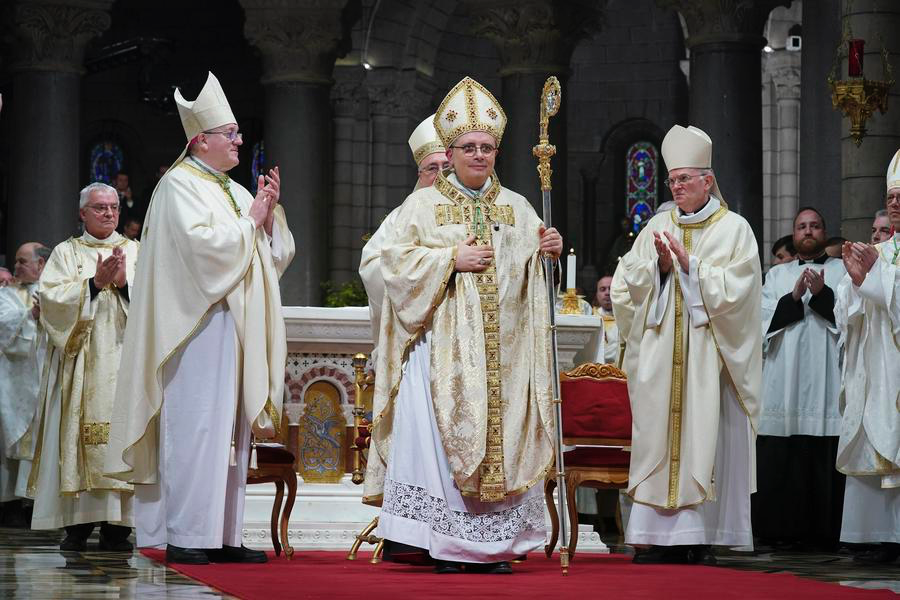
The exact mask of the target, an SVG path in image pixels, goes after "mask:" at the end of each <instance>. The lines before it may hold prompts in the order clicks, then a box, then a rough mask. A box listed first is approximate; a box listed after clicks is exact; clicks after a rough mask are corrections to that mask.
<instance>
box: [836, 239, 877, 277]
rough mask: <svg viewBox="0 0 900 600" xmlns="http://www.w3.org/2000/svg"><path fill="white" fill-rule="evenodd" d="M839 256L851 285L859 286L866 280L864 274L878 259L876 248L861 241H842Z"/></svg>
mask: <svg viewBox="0 0 900 600" xmlns="http://www.w3.org/2000/svg"><path fill="white" fill-rule="evenodd" d="M841 257H842V259H843V261H844V268H845V269H847V274H848V275H850V279H851V280H852V281H853V285H855V286H856V287H859V286H861V285H862V283H863V281H865V280H866V275H868V274H869V271H871V270H872V266H873V265H874V264H875V263H876V262H877V261H878V250H877V249H876V248H875V246H870V245H869V244H866V243H863V242H844V245H843V246H842V247H841Z"/></svg>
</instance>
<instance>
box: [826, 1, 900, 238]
mask: <svg viewBox="0 0 900 600" xmlns="http://www.w3.org/2000/svg"><path fill="white" fill-rule="evenodd" d="M843 7H844V8H843V15H844V16H843V20H844V27H848V26H849V27H850V29H851V31H852V32H853V37H855V38H862V39H864V40H866V47H865V51H866V56H865V60H864V68H865V76H866V77H867V78H869V79H884V75H883V74H882V69H881V56H880V54H881V44H882V43H883V44H885V45H886V46H887V50H888V52H889V53H890V55H889V57H888V58H889V60H890V61H891V64H892V65H894V77H895V78H896V77H897V73H898V67H900V39H898V38H897V35H896V32H897V31H898V28H900V3H896V2H881V1H878V0H854V1H853V2H848V1H847V0H843ZM882 40H883V42H882ZM840 69H841V70H840V72H839V73H838V76H839V77H842V78H845V79H846V77H847V57H846V53H845V55H844V58H843V60H842V61H841V66H840ZM898 96H900V86H898V84H894V86H893V87H892V88H891V92H890V98H889V99H888V112H887V114H884V115H882V114H881V113H879V112H876V113H875V114H874V115H872V116H871V117H869V119H868V120H867V121H866V129H867V130H868V132H867V133H866V137H864V138H863V140H862V144H861V145H860V146H859V147H857V146H856V143H855V142H854V141H853V139H852V138H851V137H850V133H849V119H846V118H845V119H843V121H842V123H841V163H842V169H841V173H842V179H841V235H843V236H844V237H845V238H847V239H850V240H854V241H868V240H869V237H870V235H871V227H872V217H873V216H874V214H875V211H876V210H878V209H880V208H884V197H885V193H886V191H887V190H886V188H885V173H886V172H887V167H888V163H889V162H890V160H891V157H893V155H894V153H895V152H896V151H897V149H898V148H900V98H898Z"/></svg>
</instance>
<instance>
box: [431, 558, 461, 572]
mask: <svg viewBox="0 0 900 600" xmlns="http://www.w3.org/2000/svg"><path fill="white" fill-rule="evenodd" d="M434 572H435V573H437V574H438V575H453V574H455V573H462V565H460V564H459V563H458V562H453V561H449V560H435V561H434Z"/></svg>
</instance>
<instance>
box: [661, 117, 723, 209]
mask: <svg viewBox="0 0 900 600" xmlns="http://www.w3.org/2000/svg"><path fill="white" fill-rule="evenodd" d="M661 150H662V155H663V160H664V161H665V162H666V168H667V169H668V170H669V171H674V170H675V169H712V139H711V138H710V137H709V136H708V135H707V134H706V132H705V131H703V130H702V129H699V128H697V127H694V126H693V125H689V126H688V127H682V126H681V125H674V126H673V127H672V129H670V130H669V133H667V134H666V137H665V138H663V143H662V149H661ZM712 195H713V196H715V197H716V198H718V199H719V201H720V202H721V203H722V204H725V198H723V197H722V192H721V191H720V190H719V182H718V181H717V180H716V177H715V175H714V176H713V187H712Z"/></svg>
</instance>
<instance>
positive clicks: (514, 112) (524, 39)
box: [467, 0, 600, 245]
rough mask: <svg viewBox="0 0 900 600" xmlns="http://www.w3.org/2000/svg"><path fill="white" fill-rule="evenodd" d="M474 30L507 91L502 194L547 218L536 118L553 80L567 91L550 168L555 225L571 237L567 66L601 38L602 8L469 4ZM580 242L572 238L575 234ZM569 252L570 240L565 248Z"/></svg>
mask: <svg viewBox="0 0 900 600" xmlns="http://www.w3.org/2000/svg"><path fill="white" fill-rule="evenodd" d="M467 1H468V2H470V9H471V17H472V29H473V33H474V34H475V35H478V36H482V37H485V38H487V39H489V40H490V41H491V42H492V43H493V44H494V45H495V46H496V48H497V50H498V53H499V55H500V63H501V67H500V76H501V78H502V89H501V90H500V95H499V100H500V102H501V104H502V105H503V109H504V111H505V112H506V116H507V118H508V119H509V122H508V124H507V126H506V132H505V133H504V135H503V143H502V144H501V151H500V155H499V156H498V160H497V172H498V174H499V176H500V181H501V182H502V183H503V185H504V186H505V187H508V188H510V189H512V190H513V191H516V192H518V193H520V194H522V195H523V196H525V197H526V198H528V200H529V201H530V202H531V203H532V205H533V206H534V207H535V210H537V212H538V215H540V214H541V213H542V211H543V207H542V202H541V194H540V182H539V180H538V176H537V171H536V166H537V163H536V162H535V159H534V157H533V156H532V154H531V149H532V148H533V147H534V145H535V144H537V142H538V116H539V114H540V97H541V90H542V89H543V87H544V82H545V81H546V80H547V78H548V77H549V76H551V75H555V76H556V77H557V78H558V79H559V80H560V83H561V84H562V94H563V96H562V97H563V102H562V109H561V110H560V112H559V113H558V114H557V115H556V116H555V117H553V118H552V119H551V121H550V143H552V144H554V145H555V146H556V149H557V157H556V158H555V159H554V160H553V197H554V202H553V225H554V226H556V227H557V228H558V229H560V230H561V231H562V233H563V236H564V237H565V236H566V232H567V230H568V229H569V228H568V206H567V204H568V202H567V195H566V181H567V175H566V163H567V162H568V161H567V152H568V146H567V144H566V131H567V128H566V114H567V112H568V110H567V103H566V80H567V78H568V74H569V59H570V58H571V56H572V51H573V50H574V49H575V46H576V45H577V44H578V42H579V41H581V40H582V39H583V38H584V37H585V36H587V35H589V34H591V33H593V32H594V31H597V30H599V28H600V23H599V21H600V19H599V11H600V9H599V6H598V3H595V2H588V1H580V0H579V1H576V0H523V1H520V2H515V3H510V2H509V1H507V0H467ZM494 92H495V93H496V91H494ZM571 233H572V234H575V230H571ZM566 244H567V245H571V241H570V240H568V239H567V240H566Z"/></svg>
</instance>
